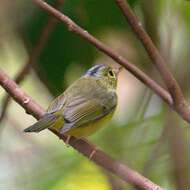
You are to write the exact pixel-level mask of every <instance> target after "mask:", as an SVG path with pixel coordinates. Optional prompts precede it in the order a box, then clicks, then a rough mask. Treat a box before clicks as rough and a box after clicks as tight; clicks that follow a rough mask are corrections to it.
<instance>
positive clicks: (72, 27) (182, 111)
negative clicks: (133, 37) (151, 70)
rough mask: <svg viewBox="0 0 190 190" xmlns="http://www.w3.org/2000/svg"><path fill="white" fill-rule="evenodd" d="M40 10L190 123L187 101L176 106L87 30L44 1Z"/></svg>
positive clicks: (39, 0)
mask: <svg viewBox="0 0 190 190" xmlns="http://www.w3.org/2000/svg"><path fill="white" fill-rule="evenodd" d="M33 1H34V2H35V3H36V4H37V5H38V6H39V7H40V8H42V9H43V10H45V11H47V12H48V13H49V14H51V15H53V16H54V17H55V18H57V19H58V20H60V21H61V22H62V23H64V24H65V25H66V26H67V27H68V29H69V31H71V32H73V33H75V34H77V35H79V36H80V37H82V38H83V39H85V40H86V41H87V42H89V43H90V44H92V45H94V46H95V47H96V48H97V49H98V50H100V51H102V52H103V53H105V54H106V55H108V56H109V57H110V58H112V59H113V60H114V61H116V62H117V63H119V64H120V65H122V66H123V67H125V68H126V69H127V70H128V71H129V72H131V73H132V74H133V75H134V76H135V77H136V78H138V79H139V80H140V81H141V82H143V83H144V84H145V85H147V86H148V87H149V88H150V89H152V90H153V91H154V92H155V93H156V94H157V95H158V96H159V97H160V98H162V99H163V100H164V101H165V102H166V103H167V104H168V105H169V106H170V107H172V108H173V109H174V110H175V111H176V112H177V113H179V115H180V116H181V117H182V118H183V119H184V120H186V121H187V122H188V123H190V109H189V106H188V105H187V103H186V102H185V100H184V99H183V101H182V102H180V104H178V105H177V106H175V105H176V104H173V100H172V97H171V95H170V94H169V93H168V91H166V90H165V89H164V88H162V87H161V86H160V85H159V84H158V83H156V82H155V81H154V80H152V79H151V78H150V77H149V76H147V75H146V74H145V73H144V72H143V71H141V70H140V69H139V68H137V67H136V66H135V65H132V64H131V63H130V62H129V61H128V60H126V59H124V58H123V57H122V56H120V55H119V54H118V53H116V52H115V51H113V50H112V49H111V48H110V47H108V46H106V45H105V44H103V43H102V42H101V41H99V40H98V39H96V38H95V37H93V36H92V35H91V34H89V33H88V32H87V31H86V30H84V29H83V28H81V27H80V26H78V25H77V24H76V23H75V22H74V21H72V20H71V19H70V18H69V17H68V16H66V15H64V14H62V13H61V12H60V11H58V10H56V9H55V8H53V7H52V6H50V5H48V4H47V3H46V2H44V1H43V0H33Z"/></svg>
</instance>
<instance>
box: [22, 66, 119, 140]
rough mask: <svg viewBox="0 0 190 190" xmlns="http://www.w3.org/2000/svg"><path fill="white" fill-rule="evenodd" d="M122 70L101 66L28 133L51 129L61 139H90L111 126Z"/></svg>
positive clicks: (66, 93)
mask: <svg viewBox="0 0 190 190" xmlns="http://www.w3.org/2000/svg"><path fill="white" fill-rule="evenodd" d="M120 71H121V67H119V68H113V67H111V66H108V65H105V64H98V65H95V66H93V67H92V68H90V69H89V70H87V71H86V73H85V74H84V75H83V76H82V77H80V78H79V79H78V80H76V81H75V82H74V83H73V84H71V85H70V86H69V87H68V88H67V89H66V90H65V91H64V92H63V93H62V94H61V95H59V96H58V97H57V98H55V100H53V102H52V103H51V104H50V105H49V107H48V109H47V111H46V113H45V114H44V116H42V118H41V119H40V120H39V121H38V122H36V123H35V124H33V125H31V126H30V127H28V128H26V129H24V132H40V131H42V130H44V129H47V128H52V129H54V130H57V131H58V132H59V133H60V134H61V135H66V136H69V137H70V136H74V137H76V138H83V137H87V136H89V135H91V134H93V133H95V132H96V131H97V130H99V129H100V128H101V127H103V126H104V125H105V123H106V122H108V121H109V120H110V119H111V118H112V116H113V114H114V111H115V110H116V107H117V99H118V98H117V92H116V88H117V79H118V74H119V72H120Z"/></svg>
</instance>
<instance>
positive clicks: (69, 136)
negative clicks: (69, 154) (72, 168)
mask: <svg viewBox="0 0 190 190" xmlns="http://www.w3.org/2000/svg"><path fill="white" fill-rule="evenodd" d="M70 139H71V135H67V137H66V141H65V144H66V145H67V147H69V141H70Z"/></svg>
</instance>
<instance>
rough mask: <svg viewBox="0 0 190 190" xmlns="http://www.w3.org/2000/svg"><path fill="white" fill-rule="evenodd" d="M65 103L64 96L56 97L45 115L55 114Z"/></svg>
mask: <svg viewBox="0 0 190 190" xmlns="http://www.w3.org/2000/svg"><path fill="white" fill-rule="evenodd" d="M65 103H66V97H65V94H62V95H60V96H58V97H57V98H56V99H55V100H53V102H52V103H51V104H50V105H49V107H48V109H47V113H55V112H58V111H60V110H61V109H62V108H63V107H64V105H65Z"/></svg>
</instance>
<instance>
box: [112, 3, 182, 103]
mask: <svg viewBox="0 0 190 190" xmlns="http://www.w3.org/2000/svg"><path fill="white" fill-rule="evenodd" d="M115 1H116V3H117V5H118V6H119V8H120V9H121V11H122V13H123V15H124V16H125V18H126V20H127V21H128V23H129V25H130V26H131V28H132V29H133V31H134V33H135V34H136V36H137V37H138V38H139V40H140V41H141V42H142V44H143V46H144V48H145V49H146V51H147V53H148V55H149V57H150V59H151V60H152V63H154V65H155V66H156V67H157V69H158V71H159V72H160V74H161V76H162V78H163V80H164V82H165V84H166V86H167V88H168V90H169V92H170V94H171V96H172V98H173V100H174V103H175V104H176V105H179V104H180V103H181V102H182V101H183V99H184V98H183V94H182V92H181V89H180V87H179V85H178V83H177V81H176V80H175V78H174V77H173V75H172V73H171V72H170V70H169V69H168V68H167V66H166V63H165V61H164V59H163V58H162V56H161V55H160V53H159V51H158V49H157V48H156V46H155V45H154V43H153V42H152V40H151V38H150V37H149V35H148V34H147V33H146V32H145V30H144V29H143V27H142V24H141V22H140V21H139V19H138V18H137V17H136V15H135V14H134V13H133V11H132V10H131V8H130V6H129V5H128V3H127V2H126V0H115Z"/></svg>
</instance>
